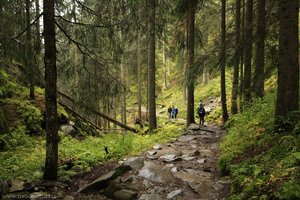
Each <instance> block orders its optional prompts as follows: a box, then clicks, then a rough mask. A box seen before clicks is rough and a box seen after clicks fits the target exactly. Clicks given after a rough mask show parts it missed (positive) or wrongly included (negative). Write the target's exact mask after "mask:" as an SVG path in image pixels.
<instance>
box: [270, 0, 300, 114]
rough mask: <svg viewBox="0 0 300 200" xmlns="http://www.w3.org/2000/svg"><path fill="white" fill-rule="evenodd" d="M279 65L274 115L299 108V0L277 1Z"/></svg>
mask: <svg viewBox="0 0 300 200" xmlns="http://www.w3.org/2000/svg"><path fill="white" fill-rule="evenodd" d="M279 19H280V21H279V60H278V61H279V65H278V79H277V83H278V88H277V100H276V111H275V115H276V116H277V117H279V116H285V115H286V114H287V113H289V112H290V111H296V110H299V38H298V37H299V28H298V23H299V22H298V21H299V1H294V0H280V1H279Z"/></svg>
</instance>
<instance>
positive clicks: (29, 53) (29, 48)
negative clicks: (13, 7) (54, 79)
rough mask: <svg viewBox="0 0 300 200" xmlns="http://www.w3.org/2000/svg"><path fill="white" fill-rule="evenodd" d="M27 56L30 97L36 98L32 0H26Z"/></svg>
mask: <svg viewBox="0 0 300 200" xmlns="http://www.w3.org/2000/svg"><path fill="white" fill-rule="evenodd" d="M25 3H26V26H27V27H28V29H27V31H26V56H25V65H26V68H27V70H28V71H27V73H28V80H29V98H30V99H34V96H35V95H34V68H33V62H32V58H33V56H32V44H31V27H30V0H26V2H25Z"/></svg>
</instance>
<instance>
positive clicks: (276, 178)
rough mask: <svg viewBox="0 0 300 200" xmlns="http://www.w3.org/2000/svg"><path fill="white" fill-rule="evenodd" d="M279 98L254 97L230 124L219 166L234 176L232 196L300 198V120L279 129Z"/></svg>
mask: <svg viewBox="0 0 300 200" xmlns="http://www.w3.org/2000/svg"><path fill="white" fill-rule="evenodd" d="M275 98H276V94H275V93H274V92H271V93H269V94H268V95H266V96H265V97H264V99H257V100H254V102H252V104H251V106H248V107H246V108H245V110H244V112H243V113H241V114H237V115H235V116H233V117H232V118H231V119H230V120H229V121H228V122H227V124H226V126H227V131H228V134H227V135H226V136H225V138H224V140H223V141H222V144H221V154H220V157H219V161H218V168H219V170H220V171H221V172H222V173H223V174H227V175H230V176H231V179H232V188H231V195H230V197H229V199H300V134H299V126H300V123H299V120H298V124H294V130H293V131H291V132H284V133H278V132H276V129H274V108H275Z"/></svg>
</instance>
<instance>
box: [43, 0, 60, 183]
mask: <svg viewBox="0 0 300 200" xmlns="http://www.w3.org/2000/svg"><path fill="white" fill-rule="evenodd" d="M54 16H55V15H54V0H44V40H45V58H44V60H45V98H46V129H45V130H46V162H45V169H44V176H43V178H44V179H45V180H56V179H57V166H58V134H57V85H56V80H57V70H56V47H55V17H54Z"/></svg>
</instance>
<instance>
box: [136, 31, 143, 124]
mask: <svg viewBox="0 0 300 200" xmlns="http://www.w3.org/2000/svg"><path fill="white" fill-rule="evenodd" d="M137 35H138V38H137V73H138V74H137V75H138V77H137V78H138V117H139V119H142V69H141V57H140V54H141V48H140V43H141V33H140V29H139V28H138V34H137Z"/></svg>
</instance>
